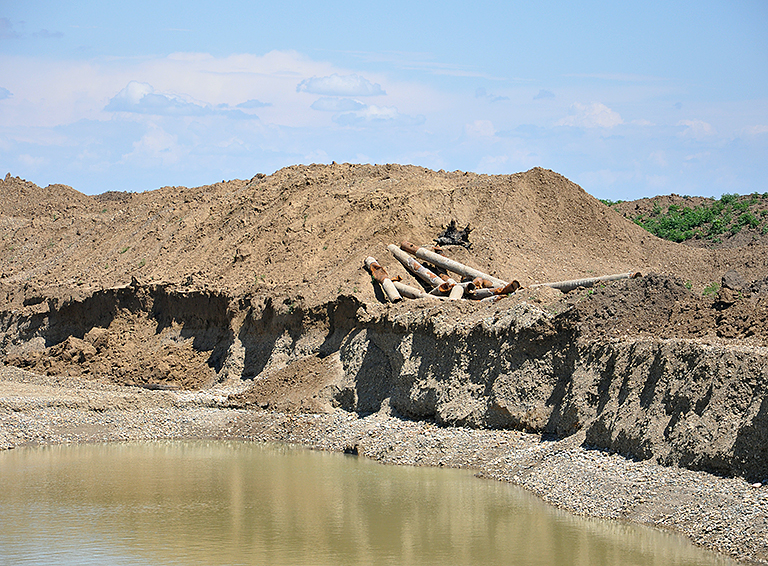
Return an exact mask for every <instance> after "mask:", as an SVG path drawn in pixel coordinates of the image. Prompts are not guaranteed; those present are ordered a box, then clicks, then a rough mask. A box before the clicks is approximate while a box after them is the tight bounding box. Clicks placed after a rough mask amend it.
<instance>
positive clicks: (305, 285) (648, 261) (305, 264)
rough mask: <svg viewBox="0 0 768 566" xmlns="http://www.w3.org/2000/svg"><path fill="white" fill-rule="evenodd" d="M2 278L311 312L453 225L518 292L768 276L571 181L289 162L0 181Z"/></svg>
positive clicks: (457, 252)
mask: <svg viewBox="0 0 768 566" xmlns="http://www.w3.org/2000/svg"><path fill="white" fill-rule="evenodd" d="M0 208H1V209H2V218H0V228H1V233H2V245H1V246H0V265H2V268H1V269H2V271H1V272H0V283H3V284H5V285H6V286H7V288H18V287H19V286H20V285H26V286H27V287H29V288H37V289H42V288H48V290H47V291H46V292H45V294H46V295H50V294H54V293H56V292H57V291H55V290H54V288H56V287H58V288H67V289H80V290H81V291H82V292H84V293H88V292H91V291H90V290H91V289H99V288H105V287H116V286H121V285H126V284H128V283H129V282H130V281H131V279H132V278H133V277H135V278H136V279H138V280H139V281H141V282H142V283H161V282H162V283H168V284H173V285H176V286H179V287H184V288H190V289H204V288H209V289H218V290H226V291H227V292H229V293H230V294H240V293H243V292H255V293H262V294H267V295H274V296H280V295H284V296H290V297H291V298H292V300H295V301H297V302H299V303H301V302H304V303H306V304H308V305H309V306H312V305H317V304H322V303H324V302H327V301H329V300H333V299H334V298H335V297H336V296H337V295H338V294H339V293H342V292H343V293H350V294H354V295H356V296H358V297H359V298H360V299H361V300H364V301H374V300H375V296H374V292H373V289H372V287H371V285H370V277H369V275H368V274H367V273H366V272H365V270H364V269H363V268H362V261H363V259H364V258H365V257H366V256H368V255H373V256H374V257H377V259H379V261H380V262H381V263H382V264H384V265H385V266H387V267H388V268H389V269H390V271H392V272H393V273H394V274H398V273H399V274H402V275H404V276H406V274H405V273H404V272H403V271H402V270H401V269H400V266H399V264H396V262H394V261H393V260H392V259H391V258H390V257H389V254H388V253H387V251H386V244H388V243H392V242H398V241H400V240H402V239H408V240H410V241H413V242H414V243H417V244H426V243H430V242H432V241H434V239H435V238H436V236H437V235H438V234H439V233H440V232H442V230H443V229H444V228H445V227H446V226H447V225H448V223H449V222H450V221H451V220H455V221H456V222H457V225H459V226H466V225H470V226H472V228H473V230H472V232H471V236H470V241H471V244H472V247H471V251H470V250H466V249H464V248H460V247H458V246H452V247H449V248H448V249H447V251H446V253H447V255H449V256H451V257H454V258H455V259H457V260H459V261H463V262H465V263H468V264H470V265H473V266H474V267H477V268H479V269H482V270H485V271H489V272H491V273H492V274H495V275H497V276H499V277H502V278H507V279H518V280H519V281H520V282H521V283H522V284H523V285H529V284H532V283H537V282H543V281H548V280H562V279H571V278H579V277H589V276H593V275H600V274H605V273H613V272H625V271H631V270H639V271H642V272H659V273H667V274H674V275H676V276H678V277H680V278H681V279H683V280H684V281H691V283H692V285H693V289H694V290H697V291H700V290H702V289H703V288H704V287H705V286H706V285H708V284H709V283H711V282H713V281H719V279H720V277H721V276H722V274H723V273H724V272H725V271H727V270H729V269H737V270H739V271H740V272H741V273H742V274H743V275H744V276H745V277H747V278H748V279H758V278H760V277H764V276H765V275H768V253H765V248H764V247H763V246H758V247H754V248H752V249H742V250H736V251H733V250H732V251H730V252H729V253H728V254H725V253H722V252H719V251H717V250H702V249H691V248H690V247H688V246H681V245H677V244H673V243H670V242H666V241H663V240H659V239H658V238H655V237H653V236H651V235H649V234H648V233H647V232H645V231H644V230H643V229H641V228H640V227H638V226H636V225H635V224H634V223H632V222H631V221H629V220H627V219H625V218H623V217H622V216H621V215H620V214H618V213H617V212H615V211H614V210H612V209H611V208H609V207H606V206H604V205H603V204H602V203H600V202H599V201H598V200H596V199H594V198H593V197H591V196H590V195H588V194H587V193H586V192H584V190H583V189H581V188H580V187H579V186H577V185H575V184H574V183H572V182H570V181H568V180H567V179H565V178H564V177H562V176H561V175H558V174H557V173H554V172H552V171H548V170H544V169H540V168H536V169H531V170H530V171H527V172H525V173H518V174H515V175H499V176H488V175H476V174H473V173H463V172H443V171H438V172H435V171H430V170H427V169H423V168H420V167H415V166H401V165H350V164H333V165H310V166H294V167H288V168H286V169H283V170H280V171H278V172H276V173H275V174H274V175H271V176H264V175H256V176H255V177H254V178H253V179H251V180H249V181H243V180H234V181H229V182H222V183H217V184H214V185H208V186H204V187H197V188H192V189H188V188H184V187H164V188H161V189H157V190H155V191H149V192H145V193H136V194H130V193H105V194H103V195H99V196H96V197H88V196H85V195H81V194H80V193H78V192H77V191H74V190H73V189H70V188H69V187H63V186H60V185H55V186H50V187H47V188H45V189H40V188H37V187H35V186H34V185H32V184H31V183H28V182H26V181H23V180H21V179H18V178H10V177H6V179H5V180H3V181H1V182H0Z"/></svg>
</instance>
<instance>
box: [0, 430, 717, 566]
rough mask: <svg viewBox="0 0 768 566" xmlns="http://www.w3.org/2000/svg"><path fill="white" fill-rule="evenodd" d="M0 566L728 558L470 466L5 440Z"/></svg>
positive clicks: (184, 446) (249, 450) (186, 446)
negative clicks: (481, 475)
mask: <svg viewBox="0 0 768 566" xmlns="http://www.w3.org/2000/svg"><path fill="white" fill-rule="evenodd" d="M0 518H2V519H1V520H0V563H2V564H8V565H15V564H46V565H49V564H115V565H123V564H125V565H129V564H130V565H133V564H156V565H167V564H184V565H186V564H211V565H219V564H222V565H223V564H317V565H322V564H393V565H394V564H398V565H399V564H419V565H424V564H440V565H442V566H446V565H451V564H509V565H512V564H514V565H538V564H541V565H566V564H567V565H571V564H573V565H582V564H583V565H589V566H599V565H611V566H613V565H617V564H622V565H634V564H637V565H640V564H644V565H647V564H658V565H665V566H669V565H684V564H685V565H693V564H696V565H701V564H731V563H730V562H728V561H725V560H723V559H721V558H718V557H717V556H714V555H712V554H709V553H706V552H704V551H703V550H700V549H698V548H695V547H693V546H692V545H690V544H689V543H688V542H687V541H685V540H683V539H682V538H680V537H676V536H672V535H670V534H667V533H662V532H659V531H655V530H652V529H645V528H639V527H635V526H630V525H625V524H620V523H615V522H605V521H596V520H586V519H580V518H576V517H572V516H569V515H567V514H565V513H562V512H559V511H557V510H555V509H552V508H550V507H548V506H546V505H545V504H543V503H542V502H540V501H539V500H537V499H535V498H534V497H532V496H530V495H528V494H527V493H525V492H522V491H521V490H519V489H517V488H515V487H513V486H510V485H506V484H503V483H497V482H492V481H485V480H479V479H477V478H474V477H473V476H472V474H471V473H468V472H464V471H458V470H444V469H434V468H405V467H393V466H383V465H380V464H376V463H374V462H371V461H368V460H365V459H363V458H356V457H354V456H343V455H340V454H327V453H320V452H312V451H308V450H304V449H298V448H291V447H285V446H264V445H258V444H251V443H227V442H192V443H181V442H162V443H135V444H134V443H132V444H110V445H81V446H70V447H44V448H21V449H16V450H11V451H8V452H0Z"/></svg>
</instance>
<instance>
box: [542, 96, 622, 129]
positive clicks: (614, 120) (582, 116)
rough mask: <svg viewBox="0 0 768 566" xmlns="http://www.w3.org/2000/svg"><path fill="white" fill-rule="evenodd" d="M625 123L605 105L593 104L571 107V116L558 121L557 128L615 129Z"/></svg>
mask: <svg viewBox="0 0 768 566" xmlns="http://www.w3.org/2000/svg"><path fill="white" fill-rule="evenodd" d="M623 123H624V120H622V119H621V116H620V115H619V113H618V112H614V111H613V110H611V109H610V108H608V107H607V106H606V105H605V104H601V103H599V102H593V103H592V104H580V103H578V102H576V103H574V104H573V106H571V115H570V116H566V117H565V118H562V119H561V120H558V121H557V122H556V123H555V125H556V126H574V127H579V128H613V127H615V126H619V125H621V124H623Z"/></svg>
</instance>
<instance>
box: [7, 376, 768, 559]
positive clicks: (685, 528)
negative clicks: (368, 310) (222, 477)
mask: <svg viewBox="0 0 768 566" xmlns="http://www.w3.org/2000/svg"><path fill="white" fill-rule="evenodd" d="M239 389H242V385H239V384H236V385H231V386H229V387H226V386H219V387H217V388H214V389H209V390H202V391H195V392H190V391H150V390H146V389H139V388H135V387H125V386H117V385H112V384H106V383H100V382H96V381H89V380H84V379H76V378H68V377H61V376H44V375H39V374H34V373H31V372H27V371H24V370H19V369H17V368H12V367H7V366H3V365H0V450H2V449H12V448H15V447H22V446H26V445H49V444H68V443H84V442H115V441H129V440H139V441H140V440H147V441H149V440H159V439H179V440H182V439H201V438H213V439H222V440H250V441H260V442H284V443H291V444H298V445H303V446H306V447H308V448H312V449H316V450H328V451H338V452H348V453H356V454H358V455H360V456H364V457H367V458H371V459H373V460H376V461H379V462H381V463H384V464H395V465H416V466H438V467H439V466H444V467H457V468H467V469H472V470H474V471H475V472H476V474H477V475H478V477H482V478H488V479H494V480H499V481H506V482H510V483H512V484H515V485H518V486H520V487H523V488H524V489H526V490H527V491H529V492H532V493H534V494H535V495H537V496H539V497H540V498H541V499H542V500H544V501H546V502H547V503H549V504H551V505H554V506H555V507H558V508H560V509H564V510H566V511H569V512H571V513H574V514H576V515H582V516H589V517H594V518H601V519H611V520H620V521H628V522H632V523H639V524H644V525H648V526H652V527H657V528H661V529H665V530H670V531H673V532H676V533H679V534H682V535H684V536H685V537H686V538H688V539H689V540H690V541H691V542H693V543H694V544H696V545H698V546H701V547H704V548H707V549H709V550H712V551H714V552H717V553H721V554H723V555H726V556H729V557H732V558H734V559H736V560H738V561H740V562H741V563H744V564H768V485H765V484H750V483H747V482H746V481H745V480H743V479H741V478H722V477H717V476H714V475H712V474H708V473H705V472H695V471H691V470H687V469H682V468H667V467H663V466H659V465H656V464H652V463H649V462H643V461H633V460H630V459H627V458H625V457H623V456H620V455H618V454H609V453H607V452H603V451H598V450H590V449H586V448H584V447H582V446H581V444H582V442H583V439H582V438H579V435H574V436H571V437H567V438H565V439H562V440H547V439H543V438H542V437H541V436H540V435H536V434H528V433H523V432H518V431H511V430H484V429H467V428H460V427H456V428H443V427H439V426H437V425H435V424H433V423H429V422H423V421H410V420H404V419H400V418H397V417H395V416H392V415H391V414H388V411H386V410H383V411H381V412H379V413H375V414H372V415H369V416H366V417H359V416H358V415H356V414H353V413H347V412H344V411H341V410H339V411H336V412H333V413H325V414H286V413H276V412H270V411H265V410H258V409H257V410H251V409H249V410H244V409H235V408H230V407H228V406H227V396H228V395H229V394H231V393H233V392H237V391H238V390H239Z"/></svg>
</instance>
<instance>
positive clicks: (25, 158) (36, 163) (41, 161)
mask: <svg viewBox="0 0 768 566" xmlns="http://www.w3.org/2000/svg"><path fill="white" fill-rule="evenodd" d="M18 161H19V163H21V164H22V165H25V166H27V167H40V166H41V165H45V164H46V163H47V160H46V159H45V158H44V157H33V156H31V155H29V154H28V153H24V154H22V155H19V157H18Z"/></svg>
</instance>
